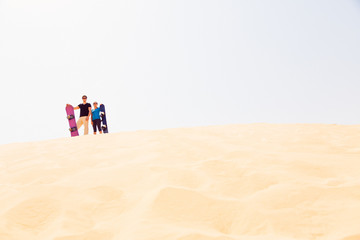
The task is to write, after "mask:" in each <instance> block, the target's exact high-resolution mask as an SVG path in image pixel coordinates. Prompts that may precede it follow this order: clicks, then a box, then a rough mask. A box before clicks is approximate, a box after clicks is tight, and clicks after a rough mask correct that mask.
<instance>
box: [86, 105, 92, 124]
mask: <svg viewBox="0 0 360 240" xmlns="http://www.w3.org/2000/svg"><path fill="white" fill-rule="evenodd" d="M90 115H91V107H89V115H88V116H87V118H86V121H89V118H90Z"/></svg>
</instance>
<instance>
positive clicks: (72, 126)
mask: <svg viewBox="0 0 360 240" xmlns="http://www.w3.org/2000/svg"><path fill="white" fill-rule="evenodd" d="M65 110H66V115H67V117H66V118H67V119H68V120H69V127H70V128H69V131H70V134H71V137H76V136H79V132H78V129H77V127H76V119H75V112H74V107H73V106H71V105H66V108H65Z"/></svg>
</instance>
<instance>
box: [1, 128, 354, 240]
mask: <svg viewBox="0 0 360 240" xmlns="http://www.w3.org/2000/svg"><path fill="white" fill-rule="evenodd" d="M0 173H1V174H0V240H173V239H174V240H291V239H296V240H325V239H326V240H359V239H360V126H359V125H353V126H342V125H322V124H249V125H227V126H210V127H195V128H182V129H167V130H159V131H137V132H124V133H115V134H108V135H103V136H92V135H89V136H81V137H77V138H70V137H69V138H63V139H56V140H49V141H42V142H34V143H17V144H7V145H1V146H0Z"/></svg>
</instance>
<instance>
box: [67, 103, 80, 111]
mask: <svg viewBox="0 0 360 240" xmlns="http://www.w3.org/2000/svg"><path fill="white" fill-rule="evenodd" d="M66 106H71V104H66ZM73 108H74V110H76V109H79V108H80V107H79V106H76V107H73Z"/></svg>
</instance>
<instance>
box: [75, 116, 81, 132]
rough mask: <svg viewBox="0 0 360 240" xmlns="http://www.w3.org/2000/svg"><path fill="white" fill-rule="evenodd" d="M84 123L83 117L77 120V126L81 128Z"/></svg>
mask: <svg viewBox="0 0 360 240" xmlns="http://www.w3.org/2000/svg"><path fill="white" fill-rule="evenodd" d="M82 125H83V121H82V119H81V117H80V118H79V119H78V120H77V122H76V127H77V129H78V130H79V129H80V128H81V126H82Z"/></svg>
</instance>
